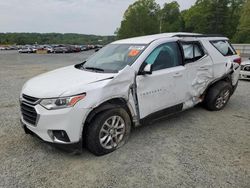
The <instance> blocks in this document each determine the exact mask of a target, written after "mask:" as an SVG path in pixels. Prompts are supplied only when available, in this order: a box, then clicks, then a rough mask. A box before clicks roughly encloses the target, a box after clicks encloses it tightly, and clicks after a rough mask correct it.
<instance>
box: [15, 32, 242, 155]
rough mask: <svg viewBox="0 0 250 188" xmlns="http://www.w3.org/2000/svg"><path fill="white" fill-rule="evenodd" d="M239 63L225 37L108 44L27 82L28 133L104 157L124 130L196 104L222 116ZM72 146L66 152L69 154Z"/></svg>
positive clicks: (175, 35)
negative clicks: (92, 53) (81, 60)
mask: <svg viewBox="0 0 250 188" xmlns="http://www.w3.org/2000/svg"><path fill="white" fill-rule="evenodd" d="M240 63H241V59H240V57H239V56H238V55H237V54H236V52H235V50H234V49H233V47H232V46H231V44H230V43H229V41H228V39H227V38H225V37H214V36H208V35H201V34H192V33H166V34H158V35H151V36H144V37H137V38H131V39H125V40H120V41H116V42H113V43H111V44H109V45H107V46H105V47H104V48H102V49H101V50H100V51H99V52H98V53H96V54H95V55H94V56H92V57H91V58H90V59H88V60H87V61H85V62H83V63H81V64H78V65H75V66H69V67H65V68H61V69H58V70H55V71H52V72H49V73H46V74H43V75H40V76H38V77H35V78H33V79H31V80H30V81H28V82H27V83H26V84H25V85H24V87H23V89H22V92H21V95H20V101H21V111H22V116H21V121H22V123H23V127H24V129H25V131H26V132H27V133H31V134H36V135H37V136H38V137H40V138H41V139H43V140H45V141H47V142H50V143H55V144H62V145H64V146H70V145H73V146H74V147H76V148H78V149H79V148H80V149H81V148H82V143H83V142H84V143H86V146H87V148H88V149H89V150H90V151H91V152H93V153H94V154H96V155H104V154H107V153H110V152H112V151H114V150H116V149H117V148H119V147H121V146H122V145H123V144H124V143H125V142H126V141H127V139H128V136H129V133H130V130H131V126H139V125H142V124H144V123H145V122H149V121H152V120H153V119H157V118H159V117H163V116H168V115H171V114H173V113H177V112H181V111H183V110H186V109H188V108H191V107H193V106H195V105H196V104H198V103H203V105H204V107H205V108H206V109H208V110H211V111H218V110H222V109H223V108H224V107H225V106H226V104H227V103H228V101H229V99H230V97H231V95H232V94H233V92H234V91H235V89H236V87H237V83H238V78H239V72H240ZM73 146H72V147H73Z"/></svg>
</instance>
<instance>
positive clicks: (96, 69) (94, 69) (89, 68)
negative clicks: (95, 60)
mask: <svg viewBox="0 0 250 188" xmlns="http://www.w3.org/2000/svg"><path fill="white" fill-rule="evenodd" d="M83 68H84V69H87V70H93V71H100V72H104V70H103V69H100V68H96V67H83Z"/></svg>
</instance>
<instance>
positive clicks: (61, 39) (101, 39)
mask: <svg viewBox="0 0 250 188" xmlns="http://www.w3.org/2000/svg"><path fill="white" fill-rule="evenodd" d="M113 40H114V36H97V35H84V34H74V33H68V34H62V33H0V44H7V45H8V44H17V45H25V44H36V43H37V44H107V43H110V42H111V41H113Z"/></svg>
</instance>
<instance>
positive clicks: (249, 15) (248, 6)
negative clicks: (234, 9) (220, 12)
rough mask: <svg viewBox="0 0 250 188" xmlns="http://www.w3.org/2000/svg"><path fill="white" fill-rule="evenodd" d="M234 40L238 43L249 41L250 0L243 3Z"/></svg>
mask: <svg viewBox="0 0 250 188" xmlns="http://www.w3.org/2000/svg"><path fill="white" fill-rule="evenodd" d="M234 40H235V41H236V42H240V43H250V0H247V1H246V3H245V5H244V8H243V10H242V14H241V17H240V23H239V26H238V28H237V33H236V35H235V39H234Z"/></svg>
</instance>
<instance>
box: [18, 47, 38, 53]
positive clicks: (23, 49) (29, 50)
mask: <svg viewBox="0 0 250 188" xmlns="http://www.w3.org/2000/svg"><path fill="white" fill-rule="evenodd" d="M18 52H19V53H36V49H35V48H32V47H25V48H21V49H20V50H18Z"/></svg>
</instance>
